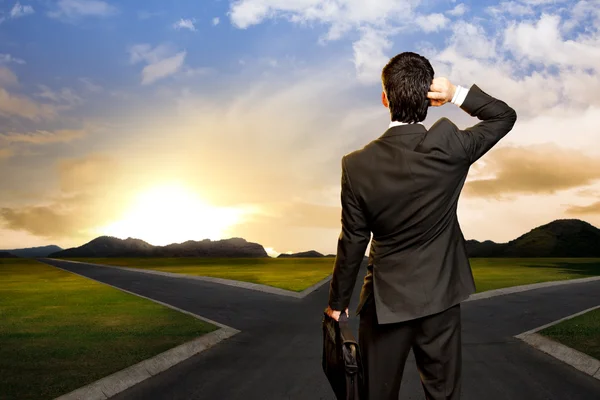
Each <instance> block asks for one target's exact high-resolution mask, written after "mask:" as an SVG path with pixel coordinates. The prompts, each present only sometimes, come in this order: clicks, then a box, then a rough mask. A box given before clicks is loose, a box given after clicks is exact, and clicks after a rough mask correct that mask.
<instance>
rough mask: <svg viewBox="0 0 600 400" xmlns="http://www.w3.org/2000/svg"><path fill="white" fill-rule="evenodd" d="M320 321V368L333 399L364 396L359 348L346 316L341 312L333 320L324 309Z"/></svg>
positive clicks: (343, 399) (357, 399) (350, 399)
mask: <svg viewBox="0 0 600 400" xmlns="http://www.w3.org/2000/svg"><path fill="white" fill-rule="evenodd" d="M322 325H323V359H322V364H323V371H324V372H325V375H326V376H327V379H328V380H329V383H330V384H331V387H332V389H333V391H334V393H335V397H336V399H337V400H360V399H364V398H365V397H364V395H363V390H364V381H363V379H364V378H363V368H362V362H361V359H360V350H359V347H358V342H357V341H356V339H355V338H354V335H353V334H352V331H351V329H350V326H349V325H348V317H347V316H346V314H345V313H342V314H341V315H340V320H339V322H337V321H336V320H334V319H333V318H331V317H330V316H329V315H327V312H326V311H325V312H324V316H323V324H322Z"/></svg>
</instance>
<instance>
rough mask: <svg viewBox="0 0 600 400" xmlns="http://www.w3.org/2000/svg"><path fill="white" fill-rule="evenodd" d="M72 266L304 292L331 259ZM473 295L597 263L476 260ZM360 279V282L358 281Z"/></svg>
mask: <svg viewBox="0 0 600 400" xmlns="http://www.w3.org/2000/svg"><path fill="white" fill-rule="evenodd" d="M72 260H76V261H83V262H91V263H97V264H109V265H118V266H126V267H133V268H144V269H153V270H158V271H166V272H174V273H181V274H189V275H200V276H210V277H217V278H225V279H233V280H239V281H245V282H253V283H260V284H264V285H270V286H274V287H278V288H282V289H287V290H293V291H298V292H299V291H302V290H304V289H306V288H307V287H310V286H312V285H313V284H315V283H317V282H319V281H320V280H322V279H324V278H326V277H327V276H328V275H330V274H331V272H332V270H333V263H334V259H333V258H286V259H280V258H259V259H256V258H232V259H228V258H220V259H211V258H73V259H72ZM471 267H472V268H473V275H474V277H475V282H476V284H477V291H478V292H483V291H487V290H492V289H499V288H504V287H510V286H518V285H527V284H530V283H539V282H548V281H557V280H564V279H576V278H584V277H588V276H596V275H600V259H597V258H596V259H590V258H581V259H579V258H556V259H552V258H474V259H471ZM359 279H362V276H360V275H359Z"/></svg>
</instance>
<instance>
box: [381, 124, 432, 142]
mask: <svg viewBox="0 0 600 400" xmlns="http://www.w3.org/2000/svg"><path fill="white" fill-rule="evenodd" d="M416 133H427V128H425V126H424V125H423V124H420V123H418V124H403V125H395V126H391V127H390V128H388V130H386V131H385V132H384V133H383V135H381V136H380V137H382V138H383V137H388V136H397V135H407V134H416Z"/></svg>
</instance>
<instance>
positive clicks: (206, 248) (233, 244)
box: [48, 236, 268, 258]
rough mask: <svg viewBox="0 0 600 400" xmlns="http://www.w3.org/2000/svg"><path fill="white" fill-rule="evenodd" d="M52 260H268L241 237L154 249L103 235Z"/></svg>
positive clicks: (261, 251)
mask: <svg viewBox="0 0 600 400" xmlns="http://www.w3.org/2000/svg"><path fill="white" fill-rule="evenodd" d="M48 257H56V258H60V257H215V258H219V257H268V255H267V252H266V251H265V249H264V248H263V247H262V246H261V245H260V244H258V243H252V242H247V241H246V240H245V239H241V238H231V239H224V240H217V241H211V240H209V239H205V240H202V241H193V240H188V241H187V242H184V243H173V244H169V245H167V246H153V245H151V244H149V243H146V242H144V241H143V240H140V239H134V238H127V239H119V238H115V237H112V236H100V237H98V238H96V239H94V240H92V241H90V242H89V243H86V244H84V245H83V246H80V247H75V248H71V249H67V250H62V251H58V252H56V253H52V254H50V255H49V256H48Z"/></svg>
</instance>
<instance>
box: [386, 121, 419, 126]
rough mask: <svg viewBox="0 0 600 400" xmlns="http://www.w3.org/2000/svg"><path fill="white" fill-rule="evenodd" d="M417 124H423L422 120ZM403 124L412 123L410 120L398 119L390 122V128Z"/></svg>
mask: <svg viewBox="0 0 600 400" xmlns="http://www.w3.org/2000/svg"><path fill="white" fill-rule="evenodd" d="M417 124H421V125H423V124H422V123H421V122H417ZM401 125H410V124H409V123H408V122H398V121H392V122H390V128H392V127H394V126H401Z"/></svg>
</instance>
